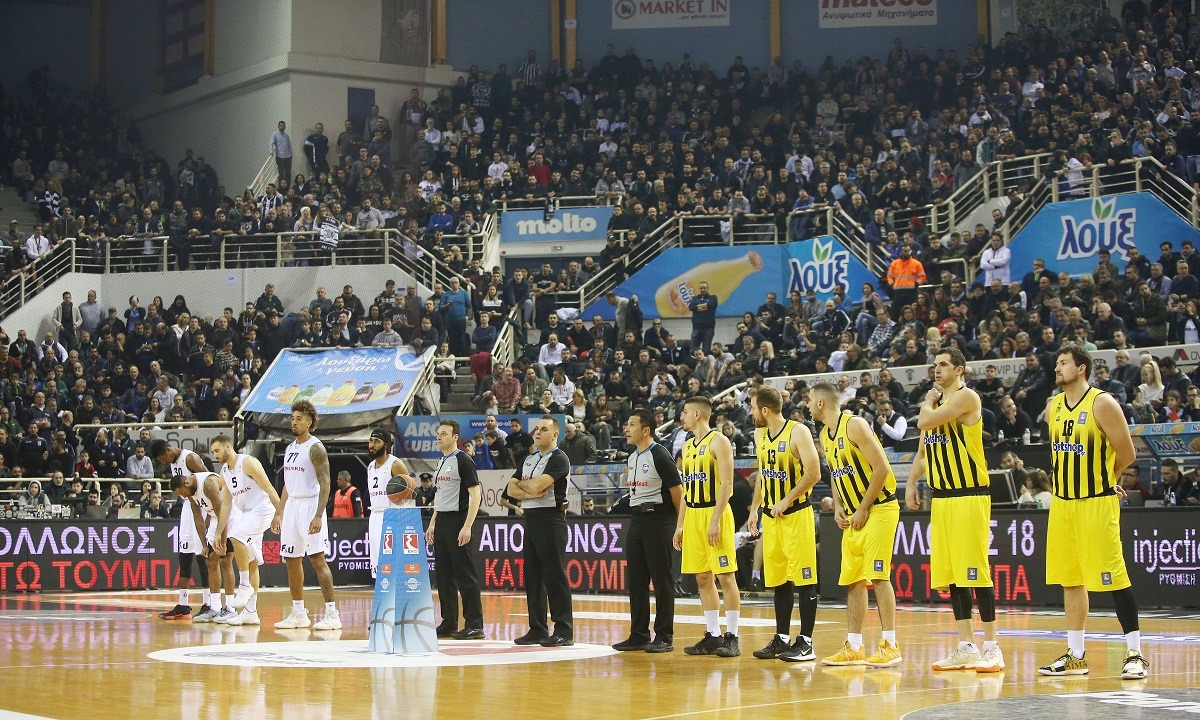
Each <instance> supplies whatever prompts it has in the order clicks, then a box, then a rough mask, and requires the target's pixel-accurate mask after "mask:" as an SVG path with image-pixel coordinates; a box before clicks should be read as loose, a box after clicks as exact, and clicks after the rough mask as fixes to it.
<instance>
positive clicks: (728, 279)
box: [654, 250, 763, 318]
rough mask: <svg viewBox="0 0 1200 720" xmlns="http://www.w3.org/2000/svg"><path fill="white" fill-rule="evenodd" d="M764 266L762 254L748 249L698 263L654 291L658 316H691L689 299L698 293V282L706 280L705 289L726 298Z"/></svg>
mask: <svg viewBox="0 0 1200 720" xmlns="http://www.w3.org/2000/svg"><path fill="white" fill-rule="evenodd" d="M762 269H763V260H762V256H761V255H759V254H758V253H756V252H754V251H753V250H751V251H750V252H748V253H746V254H745V255H742V256H741V257H737V258H731V259H729V260H715V261H713V262H706V263H701V264H699V265H697V266H696V267H694V268H692V269H691V270H688V271H687V272H685V273H683V274H682V275H680V276H679V277H677V278H675V279H674V280H671V281H670V282H667V283H663V286H662V287H660V288H659V289H658V292H656V293H654V303H655V305H657V306H658V315H659V317H664V318H684V317H691V314H692V311H691V310H689V309H688V302H690V301H691V299H692V298H693V297H694V296H695V295H696V294H697V293H699V292H700V283H701V282H706V283H708V291H709V292H710V293H712V294H713V295H715V296H717V298H719V299H720V300H721V301H724V300H727V299H728V298H729V296H730V295H732V294H733V292H734V291H735V290H737V289H738V286H739V285H741V284H742V281H743V280H745V279H746V278H747V277H749V276H750V275H752V274H753V273H756V272H758V271H759V270H762Z"/></svg>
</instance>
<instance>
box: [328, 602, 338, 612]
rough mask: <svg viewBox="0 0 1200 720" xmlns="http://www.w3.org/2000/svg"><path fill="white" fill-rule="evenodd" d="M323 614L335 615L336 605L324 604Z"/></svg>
mask: <svg viewBox="0 0 1200 720" xmlns="http://www.w3.org/2000/svg"><path fill="white" fill-rule="evenodd" d="M325 614H326V615H337V603H332V602H327V603H325Z"/></svg>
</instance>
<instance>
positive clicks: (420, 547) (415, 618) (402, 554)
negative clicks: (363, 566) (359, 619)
mask: <svg viewBox="0 0 1200 720" xmlns="http://www.w3.org/2000/svg"><path fill="white" fill-rule="evenodd" d="M372 542H378V543H379V576H378V577H377V578H376V579H375V597H374V602H373V603H372V607H371V625H370V627H369V628H368V630H367V637H368V641H367V649H368V650H369V651H370V652H374V653H388V654H396V655H421V654H426V653H431V652H437V649H438V642H437V630H436V628H437V618H436V617H435V615H434V611H433V590H432V589H431V586H430V584H429V566H428V563H427V562H426V550H425V526H424V523H423V522H422V519H421V511H420V510H419V509H417V508H389V509H387V510H386V511H384V513H383V530H382V537H380V538H378V539H375V538H372Z"/></svg>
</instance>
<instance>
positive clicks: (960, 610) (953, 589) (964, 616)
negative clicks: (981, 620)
mask: <svg viewBox="0 0 1200 720" xmlns="http://www.w3.org/2000/svg"><path fill="white" fill-rule="evenodd" d="M950 607H951V608H953V610H954V619H955V620H970V619H971V589H970V588H960V587H958V586H957V585H951V586H950Z"/></svg>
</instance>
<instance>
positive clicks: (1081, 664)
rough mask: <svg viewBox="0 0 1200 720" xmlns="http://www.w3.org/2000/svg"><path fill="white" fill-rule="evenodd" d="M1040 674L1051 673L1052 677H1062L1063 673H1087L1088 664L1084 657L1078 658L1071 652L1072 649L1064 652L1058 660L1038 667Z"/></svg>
mask: <svg viewBox="0 0 1200 720" xmlns="http://www.w3.org/2000/svg"><path fill="white" fill-rule="evenodd" d="M1038 674H1039V675H1049V676H1051V677H1061V676H1063V675H1087V674H1088V664H1087V660H1086V659H1084V658H1077V657H1075V656H1074V655H1072V654H1071V651H1070V650H1068V651H1067V652H1065V653H1063V654H1062V655H1060V656H1059V658H1058V659H1057V660H1055V661H1054V662H1052V663H1050V664H1049V665H1045V666H1043V667H1040V668H1038Z"/></svg>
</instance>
